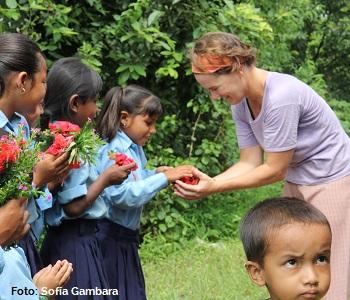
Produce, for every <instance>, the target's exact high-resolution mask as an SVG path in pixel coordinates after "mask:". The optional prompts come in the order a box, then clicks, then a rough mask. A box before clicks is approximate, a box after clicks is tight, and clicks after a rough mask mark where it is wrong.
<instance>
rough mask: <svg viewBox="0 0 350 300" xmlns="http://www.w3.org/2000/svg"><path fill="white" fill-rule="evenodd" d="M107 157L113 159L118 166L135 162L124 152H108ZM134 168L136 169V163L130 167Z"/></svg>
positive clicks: (133, 169)
mask: <svg viewBox="0 0 350 300" xmlns="http://www.w3.org/2000/svg"><path fill="white" fill-rule="evenodd" d="M109 159H113V160H115V164H116V165H118V166H124V165H128V164H131V163H133V162H135V161H134V160H133V159H132V158H130V157H129V156H127V155H126V154H124V153H115V152H110V153H109ZM136 169H137V164H135V166H134V167H133V168H132V169H131V171H135V170H136Z"/></svg>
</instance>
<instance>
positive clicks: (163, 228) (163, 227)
mask: <svg viewBox="0 0 350 300" xmlns="http://www.w3.org/2000/svg"><path fill="white" fill-rule="evenodd" d="M159 229H160V231H162V232H166V230H167V227H166V226H165V224H160V225H159Z"/></svg>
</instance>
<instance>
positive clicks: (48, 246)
mask: <svg viewBox="0 0 350 300" xmlns="http://www.w3.org/2000/svg"><path fill="white" fill-rule="evenodd" d="M96 231H97V226H96V220H88V219H76V220H67V221H64V222H63V223H62V224H61V225H60V226H58V227H49V229H48V232H47V234H46V237H45V240H44V242H43V246H42V248H41V257H42V259H43V262H44V264H45V265H48V264H52V265H54V264H55V263H56V261H57V260H63V259H67V260H68V261H69V262H71V263H72V264H73V272H72V274H71V277H70V279H69V281H68V282H67V284H66V285H65V286H64V287H63V288H64V289H67V290H68V292H69V294H70V295H68V296H67V295H57V296H56V297H55V299H56V300H59V299H65V300H67V299H71V300H87V299H93V300H102V299H103V300H107V299H108V300H112V299H114V300H115V299H118V296H112V295H96V294H95V295H89V296H87V295H73V294H74V293H75V292H72V291H76V289H77V288H79V290H80V289H83V290H87V289H95V288H97V289H98V290H106V289H109V288H110V287H109V284H108V281H107V276H106V272H105V270H104V267H103V258H102V253H101V248H100V246H99V243H98V240H97V238H96Z"/></svg>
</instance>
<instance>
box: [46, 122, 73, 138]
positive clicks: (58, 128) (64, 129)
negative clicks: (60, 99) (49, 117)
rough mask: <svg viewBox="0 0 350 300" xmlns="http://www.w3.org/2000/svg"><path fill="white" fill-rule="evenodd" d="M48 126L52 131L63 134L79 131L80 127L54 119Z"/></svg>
mask: <svg viewBox="0 0 350 300" xmlns="http://www.w3.org/2000/svg"><path fill="white" fill-rule="evenodd" d="M49 128H50V130H51V132H52V133H54V134H58V133H61V134H63V135H64V136H67V135H72V134H74V133H75V132H80V127H79V126H78V125H75V124H73V123H70V122H67V121H56V122H55V123H50V124H49Z"/></svg>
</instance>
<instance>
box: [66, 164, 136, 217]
mask: <svg viewBox="0 0 350 300" xmlns="http://www.w3.org/2000/svg"><path fill="white" fill-rule="evenodd" d="M134 166H135V163H132V164H128V165H125V166H118V165H112V166H110V167H109V168H107V169H106V170H105V171H104V172H103V173H102V174H101V175H100V176H99V177H98V178H97V180H95V181H94V182H93V183H92V184H91V185H90V186H89V188H88V190H87V194H86V195H85V196H82V197H80V198H77V199H75V200H74V201H72V202H70V203H67V204H65V205H64V206H63V209H64V212H65V213H66V214H67V215H68V216H69V217H77V216H80V215H81V214H82V213H83V212H84V211H85V210H86V209H88V208H89V207H90V206H91V205H92V203H93V202H94V201H95V200H96V199H97V197H98V196H99V195H100V194H101V192H102V191H103V190H104V189H105V188H106V187H108V186H110V185H113V184H120V183H121V182H123V181H124V180H125V179H126V178H127V177H128V175H129V173H130V171H129V170H130V169H132V168H133V167H134Z"/></svg>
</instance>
